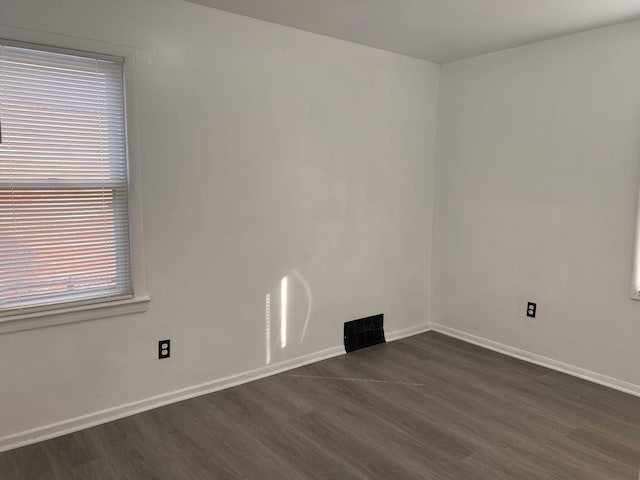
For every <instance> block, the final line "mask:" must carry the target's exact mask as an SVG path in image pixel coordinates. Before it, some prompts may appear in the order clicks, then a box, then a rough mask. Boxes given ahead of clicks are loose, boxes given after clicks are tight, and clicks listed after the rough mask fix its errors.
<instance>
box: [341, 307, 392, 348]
mask: <svg viewBox="0 0 640 480" xmlns="http://www.w3.org/2000/svg"><path fill="white" fill-rule="evenodd" d="M384 342H385V339H384V314H382V313H381V314H380V315H374V316H373V317H367V318H361V319H360V320H353V321H352V322H345V324H344V348H345V350H346V351H347V352H352V351H354V350H358V349H360V348H365V347H370V346H371V345H377V344H379V343H384Z"/></svg>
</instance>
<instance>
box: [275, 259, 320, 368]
mask: <svg viewBox="0 0 640 480" xmlns="http://www.w3.org/2000/svg"><path fill="white" fill-rule="evenodd" d="M264 303H265V307H264V337H265V363H266V365H269V364H271V363H272V362H274V361H275V362H277V361H278V360H280V358H281V357H284V356H283V355H281V353H282V352H284V351H285V350H286V349H287V347H288V346H290V345H291V343H292V342H298V343H299V344H302V343H303V342H304V337H305V335H306V333H307V329H308V328H309V323H310V321H311V311H312V310H313V294H312V292H311V287H310V286H309V282H307V281H306V279H305V278H304V277H303V276H302V274H301V273H300V272H299V271H298V270H297V269H295V268H294V269H293V270H291V271H290V272H289V273H288V274H287V275H285V276H284V277H282V279H280V284H279V285H277V284H274V286H273V287H272V289H271V291H269V292H268V293H267V294H266V295H265V302H264ZM301 318H304V322H299V321H296V320H297V319H301Z"/></svg>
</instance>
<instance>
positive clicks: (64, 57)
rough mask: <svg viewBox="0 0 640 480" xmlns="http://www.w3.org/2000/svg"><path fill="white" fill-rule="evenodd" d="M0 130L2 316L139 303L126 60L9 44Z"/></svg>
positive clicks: (4, 48)
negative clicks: (74, 305) (133, 267)
mask: <svg viewBox="0 0 640 480" xmlns="http://www.w3.org/2000/svg"><path fill="white" fill-rule="evenodd" d="M3 43H4V44H3ZM0 129H1V132H0V133H1V143H0V316H1V315H7V314H15V313H18V312H19V311H22V309H30V308H36V309H37V308H42V307H45V308H46V307H49V306H53V305H59V304H67V303H70V302H81V303H85V302H87V303H91V302H92V301H98V299H100V301H103V300H115V299H120V298H127V297H130V296H131V281H130V262H129V228H128V200H127V188H128V181H127V178H128V176H127V155H126V132H125V113H124V88H123V66H122V62H119V61H116V60H106V59H103V58H91V57H87V56H77V55H71V54H66V53H57V52H51V51H44V50H38V49H33V48H23V47H21V46H13V45H9V44H7V42H2V41H0Z"/></svg>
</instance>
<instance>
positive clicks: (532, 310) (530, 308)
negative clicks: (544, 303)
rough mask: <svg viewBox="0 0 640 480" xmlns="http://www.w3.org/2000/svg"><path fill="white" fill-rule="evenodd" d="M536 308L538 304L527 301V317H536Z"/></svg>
mask: <svg viewBox="0 0 640 480" xmlns="http://www.w3.org/2000/svg"><path fill="white" fill-rule="evenodd" d="M537 309H538V305H537V304H535V303H533V302H529V303H527V317H531V318H536V310H537Z"/></svg>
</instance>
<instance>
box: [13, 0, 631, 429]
mask: <svg viewBox="0 0 640 480" xmlns="http://www.w3.org/2000/svg"><path fill="white" fill-rule="evenodd" d="M0 24H2V26H0V28H3V29H4V30H2V31H3V32H7V31H16V30H15V29H16V28H17V29H20V30H19V31H20V32H22V33H21V36H22V37H25V36H26V37H28V38H32V39H33V41H36V42H37V41H40V38H42V37H43V36H44V37H47V38H49V37H50V35H51V34H59V35H64V41H65V43H67V44H68V43H69V42H70V43H71V44H74V42H75V41H74V40H73V39H74V38H76V39H77V44H78V45H84V44H85V43H86V39H90V40H92V41H95V42H97V43H96V45H103V46H105V49H106V50H108V44H117V45H125V46H133V47H134V48H135V52H136V57H137V58H136V67H135V78H134V79H132V83H130V85H129V87H130V88H133V89H134V90H133V96H134V98H135V109H136V111H135V112H133V116H134V117H135V119H136V124H137V127H138V128H137V133H136V137H137V138H135V139H134V140H135V141H137V142H138V144H139V146H140V149H139V150H140V155H139V157H140V158H137V159H134V160H136V161H139V162H140V167H141V172H142V199H143V201H142V203H143V205H142V206H143V216H144V224H143V227H144V247H145V248H144V254H145V257H146V274H147V287H148V293H149V294H150V295H151V298H152V300H151V304H150V306H149V309H148V311H147V312H146V313H144V314H138V315H131V316H125V317H119V318H109V319H102V320H94V321H89V322H84V323H76V324H70V325H65V326H58V327H52V328H45V329H40V330H32V331H25V332H19V333H11V334H6V335H2V336H0V412H2V413H1V414H0V440H1V439H2V438H3V437H6V436H10V435H13V434H16V433H19V432H23V431H25V430H27V429H31V428H37V427H40V426H43V425H47V424H50V423H52V422H59V421H65V420H67V419H70V418H72V417H77V416H79V415H83V414H90V413H92V412H95V411H98V410H102V409H108V408H111V407H115V406H119V405H122V404H125V403H127V402H135V401H138V400H142V399H147V398H149V397H151V396H155V395H161V394H164V393H167V392H171V391H174V390H177V389H181V388H186V387H190V386H193V385H196V384H200V383H203V382H209V381H212V380H216V379H221V378H223V377H226V376H229V375H235V374H241V373H243V372H247V371H250V370H252V369H256V368H259V367H263V366H264V365H265V363H266V360H267V358H266V354H267V347H266V342H265V333H266V326H265V299H266V295H267V294H271V299H272V303H271V319H272V325H271V335H272V342H271V347H270V348H271V358H270V361H271V363H272V364H276V363H278V362H283V361H286V360H291V359H296V358H298V357H300V356H303V355H306V354H311V353H315V352H318V351H322V350H324V349H327V348H330V347H337V346H339V345H341V344H342V324H343V322H344V321H347V320H350V319H354V318H359V317H362V316H366V315H370V314H376V313H379V312H384V313H385V319H386V326H387V331H397V330H402V329H407V328H412V327H416V328H419V327H420V326H424V325H426V323H427V321H428V317H427V311H428V305H429V295H428V294H427V293H426V292H429V291H430V285H429V275H428V272H429V271H430V257H431V248H430V242H431V226H432V215H433V196H434V192H433V182H434V165H435V130H436V108H437V97H438V74H439V68H438V67H437V66H436V65H433V64H429V63H427V62H423V61H419V60H415V59H411V58H408V57H403V56H399V55H394V54H390V53H386V52H382V51H379V50H375V49H371V48H367V47H362V46H357V45H354V44H350V43H346V42H343V41H339V40H335V39H331V38H327V37H322V36H318V35H313V34H309V33H304V32H301V31H297V30H294V29H290V28H287V27H282V26H278V25H273V24H268V23H264V22H260V21H256V20H253V19H248V18H244V17H240V16H235V15H231V14H228V13H223V12H220V11H216V10H213V9H210V8H205V7H201V6H197V5H193V4H190V3H186V2H182V1H178V0H109V1H100V0H57V1H55V2H51V1H49V0H3V1H2V2H1V3H0ZM25 32H26V33H27V34H26V35H25ZM42 32H45V33H42ZM626 173H628V172H625V174H626ZM625 246H626V244H625ZM285 276H286V277H288V281H287V284H288V295H287V297H288V302H289V304H288V312H287V314H288V315H287V318H288V331H287V337H288V338H287V342H286V347H284V348H282V345H281V341H280V337H279V336H278V335H279V332H280V329H281V326H280V323H279V321H280V298H281V293H280V286H281V279H282V278H283V277H285ZM302 279H304V282H306V283H307V284H308V290H309V291H308V293H309V294H308V295H307V291H306V289H305V286H304V283H303V281H302ZM311 297H312V305H311V307H310V306H309V302H310V301H311ZM309 307H310V308H311V315H310V319H309V323H308V325H307V328H306V331H304V323H305V319H306V315H307V311H308V308H309ZM543 308H544V307H543ZM165 338H171V340H172V359H171V360H168V361H159V360H157V341H158V340H160V339H165Z"/></svg>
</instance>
